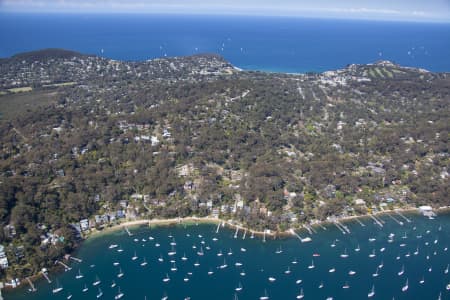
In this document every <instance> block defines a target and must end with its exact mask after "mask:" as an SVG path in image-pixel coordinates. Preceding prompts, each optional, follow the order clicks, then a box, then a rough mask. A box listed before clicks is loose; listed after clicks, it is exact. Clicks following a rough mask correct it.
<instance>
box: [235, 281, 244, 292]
mask: <svg viewBox="0 0 450 300" xmlns="http://www.w3.org/2000/svg"><path fill="white" fill-rule="evenodd" d="M234 290H235V291H236V292H240V291H242V284H241V283H240V282H239V284H238V286H237V288H235V289H234Z"/></svg>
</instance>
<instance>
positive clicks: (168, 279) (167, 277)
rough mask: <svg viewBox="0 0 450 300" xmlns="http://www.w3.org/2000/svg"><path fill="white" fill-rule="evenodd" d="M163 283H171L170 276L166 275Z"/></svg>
mask: <svg viewBox="0 0 450 300" xmlns="http://www.w3.org/2000/svg"><path fill="white" fill-rule="evenodd" d="M162 281H163V282H169V281H170V278H169V274H167V273H166V277H164V278H163V280H162Z"/></svg>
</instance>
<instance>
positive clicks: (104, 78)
mask: <svg viewBox="0 0 450 300" xmlns="http://www.w3.org/2000/svg"><path fill="white" fill-rule="evenodd" d="M449 129H450V74H448V73H432V72H428V71H426V70H422V69H414V68H409V67H402V66H399V65H396V64H394V63H392V62H388V61H379V62H376V63H373V64H368V65H349V66H347V67H346V68H344V69H341V70H335V71H328V72H324V73H307V74H282V73H265V72H256V71H244V70H240V69H238V68H236V67H234V66H233V65H231V64H230V63H229V62H227V61H225V60H224V59H223V58H222V57H220V56H218V55H215V54H201V55H195V56H189V57H173V58H161V59H154V60H150V61H142V62H127V61H116V60H111V59H106V58H102V57H98V56H93V55H86V54H80V53H77V52H74V51H67V50H61V49H45V50H40V51H34V52H29V53H22V54H18V55H15V56H13V57H11V58H5V59H0V141H1V149H0V156H1V159H0V225H1V229H2V230H0V245H2V248H1V249H2V252H0V267H1V271H0V275H1V277H2V278H6V279H11V278H17V277H18V278H25V277H27V276H31V275H33V274H36V273H38V272H39V271H40V270H41V269H42V268H43V267H50V266H53V265H54V262H55V260H57V259H60V258H61V257H62V256H64V255H65V254H68V253H71V251H73V250H74V248H75V247H76V246H77V244H78V243H79V241H80V238H82V237H83V236H85V233H87V232H89V231H90V230H91V229H92V228H96V229H98V230H100V229H102V228H104V227H109V226H111V225H113V224H118V223H120V222H122V221H123V220H127V221H133V220H142V219H148V220H151V219H177V218H184V217H190V216H196V217H210V218H214V219H219V218H220V219H222V220H230V219H231V220H234V221H235V222H236V224H241V225H242V226H245V227H246V228H250V229H252V230H255V231H264V230H271V231H274V232H277V231H278V232H283V231H286V230H288V229H290V228H298V227H300V226H301V225H303V224H311V223H314V222H317V221H322V220H326V219H327V218H334V217H343V216H355V215H364V214H368V213H375V212H379V211H382V210H384V209H392V208H403V207H418V206H420V205H430V206H432V207H441V206H448V205H449V204H450V199H449V197H448V195H449V194H450V192H449V186H450V184H449V173H448V172H449V170H448V166H449V152H448V147H449Z"/></svg>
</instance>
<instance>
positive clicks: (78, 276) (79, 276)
mask: <svg viewBox="0 0 450 300" xmlns="http://www.w3.org/2000/svg"><path fill="white" fill-rule="evenodd" d="M83 277H84V276H83V274H81V271H80V269H78V274H77V276H75V278H76V279H81V278H83Z"/></svg>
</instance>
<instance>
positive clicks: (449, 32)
mask: <svg viewBox="0 0 450 300" xmlns="http://www.w3.org/2000/svg"><path fill="white" fill-rule="evenodd" d="M0 41H1V43H0V57H8V56H10V55H13V54H15V53H18V52H23V51H29V50H35V49H42V48H49V47H54V48H66V49H73V50H77V51H80V52H82V53H89V54H97V55H101V56H106V57H109V58H113V59H121V60H146V59H151V58H156V57H163V56H165V55H167V56H179V55H191V54H195V53H205V52H213V53H219V54H221V55H223V56H224V57H225V58H226V59H227V60H229V61H230V62H231V63H233V64H234V65H236V66H238V67H241V68H244V69H253V70H266V71H282V72H307V71H325V70H333V69H337V68H342V67H344V66H346V65H348V64H351V63H372V62H374V61H377V60H380V59H388V60H392V61H394V62H397V63H399V64H402V65H405V66H414V67H422V68H426V69H429V70H431V71H450V59H449V49H450V24H424V23H395V22H369V21H343V20H318V19H300V18H275V17H237V16H234V17H231V16H214V17H208V16H170V15H93V14H88V15H77V14H69V15H56V14H50V15H43V14H37V15H33V14H0ZM102 49H103V52H102Z"/></svg>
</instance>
